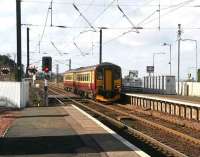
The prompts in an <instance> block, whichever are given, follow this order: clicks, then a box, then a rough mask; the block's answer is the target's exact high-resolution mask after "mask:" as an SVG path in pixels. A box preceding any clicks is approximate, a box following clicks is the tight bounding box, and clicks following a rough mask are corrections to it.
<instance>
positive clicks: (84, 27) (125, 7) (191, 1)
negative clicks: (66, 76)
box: [0, 0, 200, 79]
mask: <svg viewBox="0 0 200 157" xmlns="http://www.w3.org/2000/svg"><path fill="white" fill-rule="evenodd" d="M50 2H51V0H22V3H21V5H22V10H21V11H22V24H24V25H22V48H23V55H22V61H23V64H24V65H26V28H27V25H29V27H30V51H31V54H30V62H31V63H32V65H35V66H37V67H38V68H39V69H41V58H42V56H52V57H53V71H55V67H56V64H59V68H60V72H63V71H65V70H67V69H68V65H67V64H68V59H69V58H71V59H72V68H77V67H80V66H87V65H94V64H98V61H99V28H100V27H106V28H107V29H103V61H104V62H112V63H115V64H118V65H120V66H121V67H122V70H123V75H126V74H127V73H128V71H129V70H138V71H139V75H140V76H141V77H142V76H145V75H147V73H146V66H147V65H152V64H153V63H152V62H153V53H160V52H162V53H165V54H160V55H159V54H157V55H155V73H156V75H168V74H169V47H168V46H162V44H163V43H164V42H167V43H171V44H172V74H173V75H176V74H177V41H176V40H177V28H178V24H181V25H182V31H183V34H182V38H183V39H194V40H197V41H198V42H200V20H199V17H200V2H199V1H198V0H160V1H159V0H53V5H52V19H53V20H52V24H53V26H54V27H50V24H51V14H50V9H48V8H49V7H50ZM159 2H160V8H161V9H160V30H159V29H158V28H159ZM73 4H74V5H75V6H76V7H77V9H78V10H76V9H75V7H74V6H73ZM15 5H16V3H15V0H0V21H1V24H0V45H1V46H0V52H1V54H10V56H11V57H12V58H14V57H15V56H16V14H15V12H16V10H15V9H16V6H15ZM118 6H119V7H120V8H121V10H122V11H123V13H125V15H126V16H127V17H128V18H129V20H130V21H128V20H127V18H126V17H125V16H124V15H123V13H122V11H120V9H119V8H118ZM78 11H79V12H80V13H81V14H82V15H83V16H81V15H80V13H79V12H78ZM84 18H85V19H84ZM45 22H46V27H45ZM56 26H65V28H60V27H56ZM133 26H135V27H140V28H143V29H138V30H135V29H133ZM137 31H139V33H137ZM43 32H44V33H43ZM39 41H40V48H39V44H38V43H39ZM198 46H199V45H198ZM39 49H40V50H39ZM195 50H196V49H195V42H191V41H184V42H181V66H180V70H181V78H182V79H184V78H186V77H187V74H188V73H189V72H190V73H192V76H193V77H195V65H196V62H195V60H196V59H195ZM199 50H200V47H199ZM198 56H199V57H198V60H199V61H200V54H199V51H198ZM199 66H200V64H198V67H199Z"/></svg>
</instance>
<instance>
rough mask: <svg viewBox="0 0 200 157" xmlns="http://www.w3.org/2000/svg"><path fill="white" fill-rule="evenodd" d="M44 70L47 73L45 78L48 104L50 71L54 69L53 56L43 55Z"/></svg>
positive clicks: (46, 103)
mask: <svg viewBox="0 0 200 157" xmlns="http://www.w3.org/2000/svg"><path fill="white" fill-rule="evenodd" d="M42 70H43V71H44V73H45V78H44V104H45V106H48V73H49V72H50V71H51V70H52V58H51V57H42Z"/></svg>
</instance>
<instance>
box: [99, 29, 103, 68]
mask: <svg viewBox="0 0 200 157" xmlns="http://www.w3.org/2000/svg"><path fill="white" fill-rule="evenodd" d="M99 46H100V47H99V64H101V63H102V29H100V44H99Z"/></svg>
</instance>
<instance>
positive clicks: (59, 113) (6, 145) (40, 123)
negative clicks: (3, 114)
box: [0, 105, 148, 157]
mask: <svg viewBox="0 0 200 157" xmlns="http://www.w3.org/2000/svg"><path fill="white" fill-rule="evenodd" d="M0 156H1V157H3V156H11V157H21V156H26V157H36V156H37V157H40V156H42V157H47V156H50V157H54V156H55V157H62V156H63V157H64V156H65V157H66V156H67V157H68V156H71V157H74V156H76V157H77V156H78V157H79V156H84V157H88V156H90V157H108V156H109V157H121V156H126V157H138V156H143V157H147V156H148V155H147V154H145V153H144V152H142V151H141V150H139V149H138V148H136V147H135V146H133V145H132V144H130V143H129V142H128V141H126V140H124V139H123V138H121V137H120V136H118V135H117V134H116V133H115V132H113V131H112V130H110V129H109V128H107V127H106V126H104V125H103V124H102V123H100V122H99V121H97V120H95V119H94V118H93V117H90V116H89V115H88V114H87V113H85V112H84V111H82V110H80V109H79V108H77V107H75V106H73V105H69V106H64V107H62V106H57V107H39V108H36V107H35V108H26V109H24V110H23V111H20V113H19V114H18V116H17V117H16V120H15V121H14V123H13V125H12V126H11V127H10V128H9V129H8V131H7V133H6V135H5V137H4V138H0Z"/></svg>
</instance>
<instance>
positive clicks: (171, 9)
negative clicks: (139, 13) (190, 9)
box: [144, 0, 195, 25]
mask: <svg viewBox="0 0 200 157" xmlns="http://www.w3.org/2000/svg"><path fill="white" fill-rule="evenodd" d="M193 1H195V0H187V1H184V2H181V3H179V4H178V5H176V7H175V8H174V6H173V8H165V9H170V10H169V11H168V12H166V13H163V14H161V17H163V16H166V15H168V14H171V13H173V12H174V11H177V10H178V9H180V8H182V7H183V6H184V5H186V4H188V3H191V2H193ZM155 20H156V18H154V19H152V20H150V21H147V22H145V23H144V25H145V24H149V23H151V22H153V21H155Z"/></svg>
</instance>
